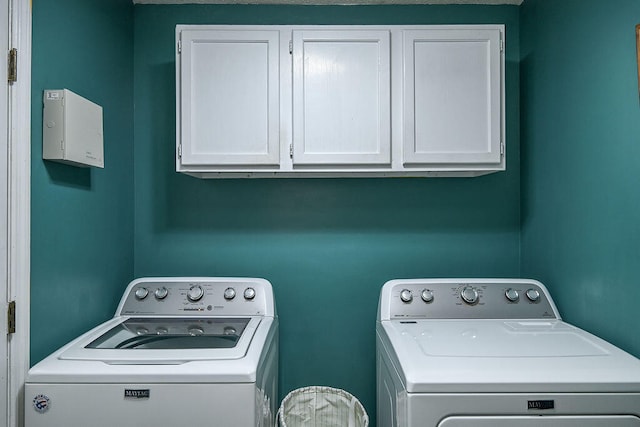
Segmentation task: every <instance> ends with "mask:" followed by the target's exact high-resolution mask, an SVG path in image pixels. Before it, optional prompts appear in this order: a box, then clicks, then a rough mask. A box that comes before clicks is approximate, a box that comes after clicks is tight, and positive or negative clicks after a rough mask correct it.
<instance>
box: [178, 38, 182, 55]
mask: <svg viewBox="0 0 640 427" xmlns="http://www.w3.org/2000/svg"><path fill="white" fill-rule="evenodd" d="M178 53H182V40H178Z"/></svg>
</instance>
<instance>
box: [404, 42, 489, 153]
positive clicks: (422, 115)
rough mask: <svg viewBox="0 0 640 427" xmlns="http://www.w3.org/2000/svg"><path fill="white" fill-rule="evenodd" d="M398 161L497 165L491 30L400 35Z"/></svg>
mask: <svg viewBox="0 0 640 427" xmlns="http://www.w3.org/2000/svg"><path fill="white" fill-rule="evenodd" d="M403 49H404V52H403V53H404V54H403V57H404V126H405V127H404V132H403V134H404V135H403V138H404V143H403V162H404V164H405V166H411V164H416V165H419V164H481V163H484V164H498V163H500V162H501V134H502V114H501V111H502V110H501V108H502V107H501V105H502V104H501V97H502V77H501V68H502V67H501V63H502V59H501V36H500V30H497V29H432V30H407V31H404V48H403Z"/></svg>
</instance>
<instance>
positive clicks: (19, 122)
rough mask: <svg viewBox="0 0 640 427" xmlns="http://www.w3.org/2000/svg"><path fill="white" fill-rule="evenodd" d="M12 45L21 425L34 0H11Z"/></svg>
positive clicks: (12, 202) (14, 389) (12, 346)
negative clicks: (15, 77)
mask: <svg viewBox="0 0 640 427" xmlns="http://www.w3.org/2000/svg"><path fill="white" fill-rule="evenodd" d="M9 3H10V6H9V7H10V14H11V15H10V22H11V45H12V47H15V48H17V49H18V80H17V82H15V83H14V84H13V85H11V86H10V87H9V103H10V104H9V105H10V109H9V110H10V118H9V173H8V181H9V182H8V186H9V200H8V203H9V227H8V228H9V236H8V240H9V248H8V250H9V266H8V268H9V272H8V273H9V274H8V294H9V297H10V299H11V300H14V301H16V307H17V308H16V332H15V334H13V335H11V336H10V338H9V348H8V350H9V356H8V357H9V366H10V374H9V377H8V378H7V380H8V387H9V405H8V408H7V410H8V425H9V426H11V427H15V426H22V425H23V424H24V421H23V407H24V403H23V402H24V395H23V390H24V381H25V377H26V374H27V370H28V369H29V284H30V241H31V232H30V212H31V206H30V204H31V173H30V171H31V0H10V2H9Z"/></svg>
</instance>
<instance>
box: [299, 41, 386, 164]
mask: <svg viewBox="0 0 640 427" xmlns="http://www.w3.org/2000/svg"><path fill="white" fill-rule="evenodd" d="M390 37H391V36H390V32H389V31H388V30H387V31H373V30H369V31H364V30H301V31H293V164H294V167H295V166H298V165H385V166H387V167H388V166H389V165H390V164H391V81H390V79H391V63H390Z"/></svg>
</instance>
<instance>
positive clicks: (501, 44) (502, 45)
mask: <svg viewBox="0 0 640 427" xmlns="http://www.w3.org/2000/svg"><path fill="white" fill-rule="evenodd" d="M500 52H504V40H502V39H500Z"/></svg>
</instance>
